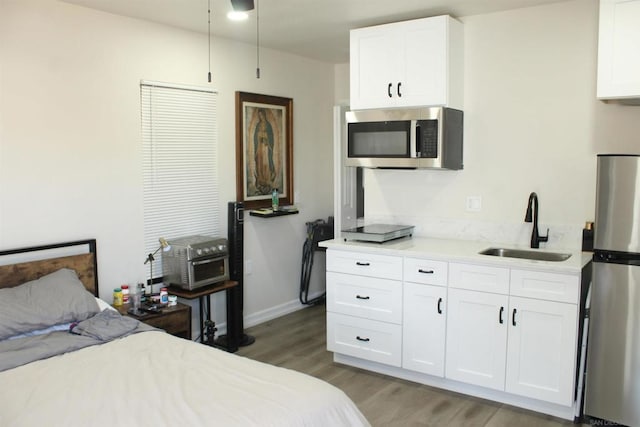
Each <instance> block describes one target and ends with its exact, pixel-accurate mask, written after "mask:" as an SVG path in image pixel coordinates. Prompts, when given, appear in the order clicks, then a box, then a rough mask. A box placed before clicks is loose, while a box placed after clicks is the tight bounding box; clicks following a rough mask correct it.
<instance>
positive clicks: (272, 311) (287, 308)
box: [191, 292, 324, 341]
mask: <svg viewBox="0 0 640 427" xmlns="http://www.w3.org/2000/svg"><path fill="white" fill-rule="evenodd" d="M323 293H324V292H315V293H313V294H310V295H309V300H312V299H314V298H316V297H319V296H320V295H322V294H323ZM307 307H309V306H307V305H304V304H302V303H300V300H298V299H295V300H291V301H289V302H286V303H284V304H280V305H276V306H275V307H269V308H267V309H265V310H262V311H258V312H256V313H252V314H249V315H245V316H244V319H243V320H244V322H243V323H244V325H243V326H244V328H245V329H246V328H250V327H252V326H256V325H259V324H261V323H264V322H268V321H269V320H272V319H276V318H278V317H281V316H284V315H286V314H289V313H293V312H294V311H298V310H301V309H303V308H307ZM196 310H197V306H196V307H195V308H193V311H194V312H195V313H197V311H196ZM195 316H197V314H195ZM199 321H200V320H199V319H198V318H196V319H195V321H193V330H192V334H191V336H192V339H193V340H194V341H199V340H200V326H199V323H198V322H199ZM216 328H217V331H216V336H220V335H225V334H226V333H227V322H226V321H225V322H219V323H218V322H216Z"/></svg>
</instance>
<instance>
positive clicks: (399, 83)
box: [398, 82, 402, 98]
mask: <svg viewBox="0 0 640 427" xmlns="http://www.w3.org/2000/svg"><path fill="white" fill-rule="evenodd" d="M401 85H402V83H401V82H398V98H402V93H401V92H400V86H401Z"/></svg>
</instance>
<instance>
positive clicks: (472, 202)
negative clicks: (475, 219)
mask: <svg viewBox="0 0 640 427" xmlns="http://www.w3.org/2000/svg"><path fill="white" fill-rule="evenodd" d="M481 210H482V197H481V196H467V212H480V211H481Z"/></svg>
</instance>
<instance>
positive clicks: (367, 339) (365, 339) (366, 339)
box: [356, 336, 370, 342]
mask: <svg viewBox="0 0 640 427" xmlns="http://www.w3.org/2000/svg"><path fill="white" fill-rule="evenodd" d="M356 339H357V340H358V341H364V342H369V341H370V340H369V338H360V337H359V336H357V337H356Z"/></svg>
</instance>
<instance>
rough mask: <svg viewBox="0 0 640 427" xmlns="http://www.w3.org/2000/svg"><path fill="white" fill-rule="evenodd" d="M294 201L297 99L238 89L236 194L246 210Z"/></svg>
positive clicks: (288, 203) (287, 203)
mask: <svg viewBox="0 0 640 427" xmlns="http://www.w3.org/2000/svg"><path fill="white" fill-rule="evenodd" d="M274 189H277V190H278V196H279V204H280V205H291V204H293V99H291V98H280V97H277V96H270V95H258V94H255V93H246V92H236V197H237V200H238V201H242V202H244V206H245V209H256V208H262V207H270V206H271V194H272V192H273V190H274Z"/></svg>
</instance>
